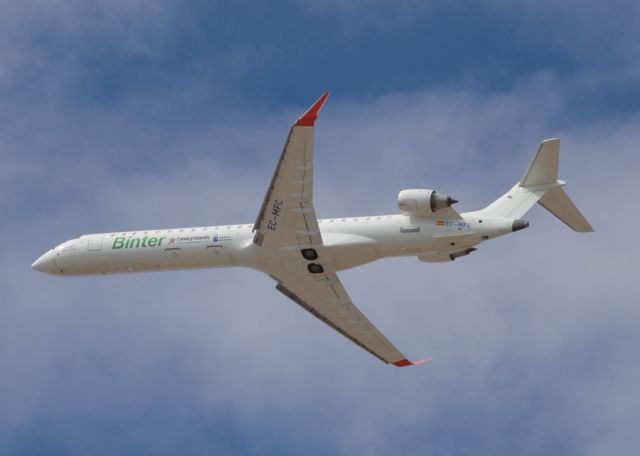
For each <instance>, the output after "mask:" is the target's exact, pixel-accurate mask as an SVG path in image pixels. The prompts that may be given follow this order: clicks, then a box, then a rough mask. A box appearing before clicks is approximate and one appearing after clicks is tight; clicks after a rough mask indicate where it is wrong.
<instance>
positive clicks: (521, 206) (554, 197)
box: [480, 138, 593, 233]
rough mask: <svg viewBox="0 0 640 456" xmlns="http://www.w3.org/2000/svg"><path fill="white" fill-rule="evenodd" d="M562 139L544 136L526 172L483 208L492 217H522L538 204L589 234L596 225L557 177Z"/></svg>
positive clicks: (579, 230) (573, 227) (483, 211)
mask: <svg viewBox="0 0 640 456" xmlns="http://www.w3.org/2000/svg"><path fill="white" fill-rule="evenodd" d="M559 158H560V140H559V139H558V138H551V139H545V140H544V141H542V143H541V144H540V147H539V148H538V152H537V153H536V155H535V156H534V157H533V160H532V161H531V164H530V165H529V167H528V168H527V170H526V171H525V173H524V175H523V176H522V179H521V180H520V182H518V183H517V184H516V185H514V186H513V188H512V189H511V190H509V191H508V192H507V193H505V194H504V195H502V196H501V197H500V198H498V199H497V200H495V201H494V202H493V203H491V204H490V205H489V206H487V207H486V208H484V209H483V210H482V211H480V212H481V213H483V214H486V215H489V216H493V217H503V218H513V219H518V218H520V217H522V216H523V215H524V214H525V213H526V212H527V211H528V210H529V209H531V208H532V207H533V206H534V205H535V204H536V203H540V205H541V206H542V207H544V208H545V209H546V210H548V211H549V212H551V213H552V214H553V215H555V216H556V217H558V218H559V219H560V220H562V221H563V222H564V223H566V224H567V225H568V226H569V227H570V228H572V229H573V230H575V231H578V232H582V233H586V232H590V231H593V228H592V227H591V225H590V224H589V222H588V221H587V219H585V218H584V216H583V215H582V214H581V213H580V211H579V210H578V208H577V207H576V206H575V205H574V204H573V202H572V201H571V199H569V197H568V196H567V194H566V193H565V192H564V190H563V189H562V186H564V184H565V183H564V182H563V181H561V180H558V162H559Z"/></svg>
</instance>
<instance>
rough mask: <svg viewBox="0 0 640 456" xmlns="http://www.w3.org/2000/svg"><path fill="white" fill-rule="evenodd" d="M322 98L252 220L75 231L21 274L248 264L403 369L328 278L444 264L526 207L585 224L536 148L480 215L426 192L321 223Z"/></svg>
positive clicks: (510, 225)
mask: <svg viewBox="0 0 640 456" xmlns="http://www.w3.org/2000/svg"><path fill="white" fill-rule="evenodd" d="M328 96H329V93H328V92H327V93H324V94H323V95H322V96H321V97H320V98H319V99H318V100H317V101H316V102H315V103H314V104H313V105H312V106H311V107H310V108H309V109H308V110H307V111H306V112H305V113H304V114H303V115H302V116H301V117H300V118H298V120H297V121H296V122H295V123H294V125H293V126H292V127H291V129H290V130H289V135H288V136H287V140H286V142H285V145H284V149H283V151H282V153H281V155H280V158H279V159H278V162H277V164H276V168H275V172H274V173H273V177H272V179H271V182H270V184H269V186H268V188H267V192H266V195H265V197H264V200H263V202H262V206H261V207H260V210H259V211H258V216H257V218H256V220H255V222H254V223H253V224H240V225H226V226H211V227H192V228H172V229H148V230H140V231H126V232H115V233H98V234H87V235H82V236H80V237H78V238H76V239H71V240H68V241H65V242H63V243H62V244H60V245H58V246H56V247H54V248H53V249H51V250H49V251H48V252H46V253H44V254H43V255H42V256H40V257H39V258H38V259H37V260H36V261H35V262H34V263H33V264H32V266H31V267H32V268H33V269H35V270H38V271H40V272H44V273H47V274H53V275H59V276H80V275H100V274H102V275H108V274H118V273H131V272H143V271H167V270H176V269H193V268H215V267H234V266H235V267H237V266H241V267H248V268H253V269H257V270H259V271H262V272H264V273H266V274H268V275H269V276H270V277H271V278H272V279H273V280H274V281H275V282H276V289H277V290H278V291H280V292H281V293H282V294H284V295H285V296H286V297H288V298H289V299H291V300H292V301H293V302H295V303H296V304H298V305H299V306H300V307H302V308H303V309H305V310H306V311H308V312H309V313H311V314H312V315H313V316H315V317H316V318H318V319H319V320H320V321H322V322H323V323H325V324H327V325H328V326H330V327H331V328H333V329H334V330H336V331H337V332H339V333H340V334H342V335H343V336H345V337H346V338H348V339H349V340H351V341H352V342H354V343H355V344H357V345H358V346H360V347H361V348H363V349H364V350H366V351H367V352H369V353H370V354H372V355H373V356H375V357H376V358H378V359H380V360H381V361H383V362H384V363H387V364H393V365H395V366H398V367H404V366H411V365H415V364H421V363H423V362H426V361H429V360H430V359H432V358H427V359H424V360H420V361H409V360H408V359H407V358H406V356H405V355H403V354H402V353H401V352H400V351H399V350H398V349H397V348H396V347H395V346H394V345H393V344H392V343H391V342H390V341H389V340H388V339H387V338H386V337H385V336H384V335H383V334H382V333H381V332H380V331H379V330H378V329H377V328H376V327H375V326H374V325H373V323H371V322H370V321H369V320H368V319H367V317H365V316H364V314H363V313H362V312H361V311H360V310H359V309H358V308H357V307H356V305H355V304H354V303H353V302H352V301H351V298H350V297H349V295H348V293H347V291H346V290H345V288H344V286H343V285H342V282H341V281H340V278H339V277H338V275H337V273H338V272H339V271H343V270H345V269H349V268H353V267H356V266H360V265H363V264H365V263H369V262H372V261H375V260H379V259H382V258H387V257H401V256H416V257H418V259H419V260H420V261H422V262H426V263H437V262H450V261H454V260H456V259H458V258H460V257H464V256H466V255H469V254H470V253H472V252H474V251H476V246H478V245H479V244H481V243H482V242H484V241H487V240H490V239H494V238H497V237H500V236H504V235H506V234H510V233H513V232H516V231H520V230H522V229H524V228H527V227H528V226H529V222H527V221H524V220H522V219H521V217H522V216H523V215H524V214H525V213H526V212H527V211H528V210H529V209H530V208H531V207H533V206H534V205H535V204H536V203H538V204H540V205H541V206H542V207H544V208H545V209H547V210H548V211H549V212H551V213H552V214H553V215H554V216H556V217H557V218H558V219H560V220H561V221H562V222H564V223H565V224H567V225H568V226H569V227H570V228H572V229H573V230H574V231H577V232H590V231H593V228H592V227H591V225H590V224H589V222H588V221H587V220H586V219H585V217H584V216H583V215H582V214H581V213H580V211H579V210H578V209H577V208H576V206H575V205H574V204H573V202H572V201H571V199H570V198H569V197H568V196H567V194H566V193H565V191H564V190H563V186H564V185H565V182H563V181H561V180H559V179H558V160H559V151H560V141H559V139H557V138H553V139H547V140H544V141H543V142H542V143H541V145H540V147H539V149H538V151H537V153H536V154H535V156H534V157H533V160H532V161H531V164H530V165H529V167H528V168H527V170H526V171H525V173H524V175H523V176H522V178H521V179H520V181H518V182H517V183H516V184H515V185H514V186H513V187H512V188H511V189H510V190H509V191H507V192H506V193H505V194H504V195H502V196H501V197H499V198H498V199H497V200H495V201H494V202H492V203H491V204H489V205H488V206H487V207H485V208H484V209H481V210H478V211H474V212H466V213H458V212H457V211H456V210H455V209H454V208H453V207H452V206H453V205H454V204H455V203H457V201H456V200H455V199H453V198H452V197H451V196H448V195H444V194H441V193H437V192H435V191H434V190H429V189H406V190H402V191H401V192H400V193H399V194H398V200H397V201H398V208H399V209H400V213H399V214H394V215H373V216H365V217H346V218H340V219H321V220H319V219H318V218H317V217H316V212H315V209H314V207H313V153H314V150H313V138H314V128H315V122H316V119H317V117H318V113H319V111H320V109H321V108H322V106H323V104H324V103H325V101H326V99H327V97H328Z"/></svg>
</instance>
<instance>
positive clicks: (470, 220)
mask: <svg viewBox="0 0 640 456" xmlns="http://www.w3.org/2000/svg"><path fill="white" fill-rule="evenodd" d="M513 223H514V219H505V218H489V217H486V216H482V215H480V214H479V213H476V212H470V213H466V214H462V218H461V219H460V218H454V219H446V218H440V217H436V216H432V217H416V216H410V215H407V214H398V215H380V216H369V217H366V216H365V217H350V218H340V219H324V220H319V227H320V231H321V233H322V240H323V246H322V247H321V250H320V252H319V253H320V260H321V261H322V265H323V267H324V270H325V271H326V272H335V271H340V270H344V269H348V268H352V267H355V266H359V265H361V264H365V263H368V262H371V261H374V260H377V259H380V258H385V257H397V256H418V257H419V258H420V259H421V260H422V261H426V262H439V261H451V260H452V258H451V257H450V255H451V254H454V257H455V256H457V254H464V253H462V252H464V251H465V250H467V249H470V248H471V247H473V246H475V245H477V244H479V243H480V242H482V241H483V240H487V239H491V238H494V237H497V236H501V235H504V234H507V233H510V232H512V231H514V228H513ZM252 229H253V225H249V224H241V225H227V226H215V227H198V228H178V229H160V230H142V231H132V232H116V233H100V234H88V235H83V236H80V237H78V238H76V239H71V240H69V241H66V242H64V243H62V244H60V245H58V246H57V247H55V248H53V249H51V250H49V251H48V252H46V253H45V254H44V255H42V256H41V257H40V258H38V260H36V262H35V263H34V264H33V265H32V267H33V268H34V269H37V270H39V271H42V272H46V273H49V274H56V275H91V274H117V273H129V272H143V271H164V270H174V269H193V268H214V267H231V266H244V267H249V268H254V269H258V270H261V271H264V272H266V273H276V272H277V271H281V270H291V271H294V270H299V269H298V267H299V266H300V264H306V263H307V260H305V259H304V258H303V257H302V255H301V254H300V250H299V249H295V248H294V249H281V251H280V252H279V256H278V258H277V259H276V260H274V259H273V258H269V259H265V258H263V257H262V254H261V249H260V248H259V247H258V246H256V245H255V244H254V243H253V236H254V234H253V232H252Z"/></svg>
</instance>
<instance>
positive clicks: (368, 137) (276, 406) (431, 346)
mask: <svg viewBox="0 0 640 456" xmlns="http://www.w3.org/2000/svg"><path fill="white" fill-rule="evenodd" d="M542 80H543V81H544V83H540V79H536V78H533V79H531V80H529V81H527V82H525V83H523V84H521V85H519V86H518V87H517V88H516V89H515V90H514V91H513V92H511V93H506V94H500V95H491V94H483V95H478V94H476V93H473V92H471V91H466V92H465V91H462V92H456V91H453V90H451V91H445V92H437V93H434V92H429V91H425V92H417V93H400V94H390V95H388V96H386V97H382V98H379V99H372V100H370V101H368V102H366V103H356V102H351V101H349V100H341V99H339V98H337V97H336V98H335V99H332V100H330V102H329V104H328V105H327V106H326V108H325V109H324V110H323V111H322V115H321V118H320V120H319V122H318V125H317V126H318V128H317V136H316V139H317V142H316V162H317V176H316V181H315V182H316V189H315V190H316V196H317V209H318V212H319V214H320V216H333V215H337V216H340V215H352V214H353V215H363V214H371V213H379V212H381V213H390V212H395V196H396V193H397V191H398V190H400V189H401V188H404V187H413V186H416V185H420V186H425V187H433V188H436V189H438V190H442V191H446V192H448V193H452V194H454V195H455V196H456V197H457V198H458V199H460V200H461V203H460V207H461V208H462V209H463V210H471V209H475V208H478V207H481V206H482V205H484V204H486V203H488V202H489V201H491V200H492V199H493V198H495V197H497V196H498V195H499V194H500V193H501V192H502V191H504V190H506V189H507V188H508V187H509V186H510V185H511V184H512V183H513V182H514V181H515V180H517V179H518V178H519V177H520V175H521V173H522V171H523V170H524V169H525V167H526V165H527V164H528V161H529V159H530V157H531V155H532V154H533V152H534V151H535V149H536V147H537V144H538V141H539V140H541V139H542V138H544V137H548V136H555V135H559V136H560V137H561V138H562V141H563V142H562V161H561V177H562V178H563V179H565V180H567V181H568V191H569V192H570V194H571V195H572V196H573V197H574V199H575V201H576V202H577V203H578V205H579V207H580V208H581V209H582V210H583V211H584V213H585V214H586V215H587V216H588V218H589V219H590V220H591V221H592V222H593V225H594V226H595V228H596V233H595V234H593V235H587V236H584V235H577V234H575V233H573V232H571V231H569V230H568V229H567V228H566V227H564V226H563V225H562V224H561V223H560V222H558V221H556V220H555V219H553V218H552V217H551V216H549V215H548V214H546V213H545V212H544V211H543V210H541V209H540V210H534V211H533V212H532V213H531V214H529V216H528V218H529V219H530V220H531V222H532V226H531V228H530V229H529V230H526V231H524V232H521V233H517V234H515V235H513V236H511V237H508V238H504V239H501V240H497V241H494V242H490V243H487V244H486V245H483V246H481V248H480V249H479V251H478V252H476V253H474V254H473V255H471V256H470V257H469V258H463V259H461V260H459V261H456V262H455V263H452V264H445V265H425V264H422V263H419V262H418V261H417V260H416V259H413V258H408V259H393V260H385V261H381V262H378V263H374V264H371V265H367V266H364V267H362V268H359V269H356V270H352V271H346V272H345V273H343V274H342V277H343V280H344V282H345V285H346V286H347V288H348V289H349V291H350V294H351V296H352V298H353V299H354V301H355V302H356V303H357V304H358V305H359V306H360V307H361V309H362V310H363V311H364V312H365V313H366V314H367V315H368V316H369V317H370V318H371V319H372V320H373V321H374V322H375V323H376V324H377V325H378V326H379V327H380V328H381V329H382V330H383V331H384V332H385V333H386V334H387V335H388V336H389V337H390V339H391V340H392V341H394V342H395V343H396V344H397V345H398V347H400V348H401V349H402V350H404V351H405V352H406V353H407V354H408V355H409V356H410V357H419V356H422V355H435V356H436V357H437V359H436V361H434V362H433V363H432V364H431V365H426V366H422V367H420V368H411V369H403V370H398V369H395V368H390V367H387V366H384V365H382V364H381V363H380V362H379V361H377V360H375V359H373V358H371V357H370V356H369V355H368V354H367V353H365V352H363V351H362V350H360V349H359V348H358V347H355V346H353V345H352V344H351V343H350V342H349V341H347V340H345V339H343V338H342V337H340V336H339V335H337V334H335V333H334V332H333V331H331V330H330V329H328V328H327V327H325V326H324V325H322V324H320V323H319V322H318V321H316V320H315V319H313V318H311V317H310V316H308V315H307V314H306V313H305V312H303V311H302V310H300V309H299V308H297V307H296V306H295V305H294V304H292V303H290V302H288V301H287V300H285V299H284V298H283V297H282V296H280V295H279V294H278V293H277V292H276V291H275V290H274V289H273V285H274V284H273V282H272V281H271V280H270V279H268V278H267V277H263V276H262V275H260V274H258V273H257V272H254V271H245V270H212V271H190V272H174V273H164V274H156V275H154V274H148V275H135V276H122V277H98V278H73V279H71V278H70V279H60V278H55V277H48V276H43V275H39V274H37V273H36V272H34V271H31V270H29V269H28V265H29V264H30V263H31V261H33V259H34V258H35V257H36V255H37V254H38V253H40V251H41V250H44V249H46V248H47V247H48V246H49V245H50V244H52V243H56V242H58V241H62V240H63V239H65V238H66V237H71V236H74V235H76V234H78V231H98V230H103V229H104V230H112V229H113V230H115V229H119V228H121V229H129V228H133V229H138V228H144V227H154V226H163V225H169V226H171V225H191V224H193V225H204V224H218V223H226V222H231V223H235V222H250V221H251V220H252V219H253V217H254V216H255V212H256V211H257V209H258V206H259V203H260V200H261V198H262V194H263V191H264V188H265V187H266V185H267V183H268V180H269V178H270V175H271V172H272V169H273V166H274V165H275V160H276V158H277V156H278V153H279V151H280V147H281V145H282V141H283V139H284V136H285V135H286V130H287V127H288V123H289V121H290V120H292V119H295V118H296V116H297V115H298V114H299V111H300V110H301V109H300V108H303V107H298V108H297V109H296V110H295V112H294V111H293V110H291V111H289V110H287V112H283V113H279V114H278V115H264V113H263V114H262V115H260V116H259V117H258V116H257V115H255V114H253V113H251V112H246V113H243V115H241V116H238V117H239V118H241V119H242V121H241V122H237V121H236V120H235V119H236V116H234V117H233V118H232V119H231V120H229V121H221V120H217V121H216V124H215V125H210V126H203V125H199V126H196V127H193V126H187V125H181V126H179V127H177V128H171V127H170V123H171V120H170V119H166V124H160V125H153V126H152V125H150V124H149V122H151V121H150V120H147V119H146V118H144V117H138V116H135V117H133V118H132V117H131V111H130V110H129V109H128V108H122V110H116V111H115V112H112V113H110V114H109V115H104V114H103V113H99V112H98V113H91V112H89V113H87V112H81V113H78V112H73V111H66V112H65V116H66V117H65V118H64V119H60V121H59V122H55V123H54V124H52V126H46V125H45V128H44V129H42V128H38V127H39V124H38V119H41V118H42V117H43V116H45V117H46V115H47V113H49V114H53V113H54V111H55V109H56V106H55V104H53V105H52V106H44V107H43V109H44V110H45V112H39V113H38V114H37V115H35V114H33V113H28V112H27V113H26V114H25V116H24V117H23V122H24V125H22V127H21V128H24V129H25V130H26V131H33V132H34V133H33V135H31V136H27V135H24V134H18V135H12V134H11V133H15V132H16V130H15V129H13V128H10V127H5V133H8V134H3V135H2V137H3V147H2V148H1V149H0V154H3V155H2V156H3V158H4V160H3V162H5V163H9V164H10V167H9V168H8V169H10V170H11V173H10V174H9V173H7V172H6V171H5V173H3V175H2V180H1V182H2V189H3V196H2V199H1V200H0V201H1V202H2V209H3V214H5V215H6V218H5V221H4V222H3V223H2V225H1V226H0V229H1V234H2V237H3V238H4V239H5V240H11V242H6V243H5V244H4V252H3V256H2V259H1V260H0V283H1V284H2V290H3V291H2V293H3V300H2V301H3V302H2V306H1V307H0V370H1V371H2V372H3V375H2V376H1V377H0V378H1V380H0V399H1V401H2V403H3V408H2V410H1V411H0V427H1V428H2V429H3V432H1V433H0V435H4V436H5V437H4V438H3V440H0V446H4V447H5V448H9V449H11V448H12V445H19V444H21V443H24V442H23V440H21V439H23V438H24V437H23V436H28V435H30V436H32V437H34V436H35V438H38V437H39V438H41V439H43V440H44V441H47V439H51V438H53V436H54V435H55V440H56V442H57V444H58V445H59V446H60V447H61V448H63V449H64V450H66V451H69V452H80V453H86V452H93V451H94V450H96V448H100V447H101V446H102V450H101V451H103V452H104V451H106V452H109V450H113V451H112V452H117V450H118V449H120V450H122V449H123V448H140V449H141V451H142V452H145V450H146V451H148V450H149V449H150V448H151V449H152V450H155V449H158V448H162V449H164V450H161V451H168V452H171V451H172V450H174V449H177V448H180V447H184V446H187V447H189V446H190V447H195V448H196V449H199V448H218V450H221V449H224V450H226V451H231V450H232V449H233V448H234V447H233V442H231V443H229V441H228V440H227V439H229V436H228V434H229V433H234V432H235V433H238V434H241V435H243V436H244V437H242V439H243V442H242V443H237V445H239V447H240V448H249V449H250V450H252V451H256V452H257V451H262V450H264V449H274V448H301V446H300V445H302V443H301V442H305V446H308V445H309V444H310V445H311V447H314V445H315V447H317V448H321V449H327V450H331V451H333V452H335V451H341V452H348V453H353V452H356V451H358V452H369V453H388V452H390V451H392V450H393V449H394V448H395V449H398V448H399V450H400V451H404V452H406V453H421V454H423V453H424V451H425V449H427V450H429V449H430V450H431V451H432V452H434V453H435V452H443V451H444V450H443V449H445V448H446V449H447V450H449V451H448V452H453V453H456V452H457V453H465V451H467V452H468V451H471V449H477V448H481V449H486V450H487V452H491V453H511V454H512V453H513V452H518V453H520V454H532V453H538V454H539V453H540V452H542V451H545V450H547V451H550V450H553V449H556V450H557V449H558V448H559V449H560V450H562V449H567V450H568V451H569V452H575V453H588V452H589V451H592V452H593V454H597V453H599V452H604V451H607V452H619V451H618V450H624V451H627V452H628V451H630V450H633V449H634V448H633V443H632V442H633V441H634V434H633V432H634V431H633V426H629V424H628V423H634V422H637V420H638V418H639V417H638V415H637V410H638V408H637V407H633V406H632V405H633V403H634V402H633V401H634V399H633V398H634V397H635V384H636V383H637V382H634V381H630V380H628V379H634V378H636V379H637V377H638V374H639V370H638V369H637V368H636V367H634V366H633V365H632V364H630V360H632V359H633V356H634V352H635V351H636V350H637V348H638V343H639V342H640V341H639V340H638V336H637V334H636V333H635V326H637V322H638V317H639V315H638V310H637V309H636V306H635V301H636V300H637V290H636V288H637V287H636V286H635V270H636V268H635V258H634V256H633V251H632V247H631V246H630V245H629V241H628V239H630V235H631V228H630V227H632V226H635V225H636V224H637V222H638V217H637V214H635V213H634V212H633V211H632V210H631V209H632V207H633V201H635V199H637V198H636V197H637V190H636V182H637V180H638V177H639V175H640V169H639V164H638V160H637V159H635V155H636V145H637V144H638V142H639V140H640V138H639V137H638V128H637V125H638V117H631V118H628V119H626V120H625V121H624V122H621V123H619V124H607V123H595V124H593V123H592V124H585V125H577V126H576V125H573V126H569V127H565V128H557V127H554V126H553V125H554V119H555V118H556V117H557V115H558V113H559V112H562V111H563V110H566V109H569V107H568V106H567V101H566V100H567V97H568V96H569V95H566V94H564V90H563V89H564V87H565V85H566V84H567V81H558V80H554V79H548V78H546V76H545V77H543V79H542ZM47 111H50V112H47ZM96 119H100V123H101V125H100V127H99V128H96V127H92V124H93V123H94V122H96ZM60 125H76V128H75V129H74V130H73V134H72V135H69V133H68V131H65V129H60V128H59V126H60ZM124 125H128V128H124V127H123V126H124ZM14 127H15V125H14ZM113 131H117V132H120V133H121V134H119V135H118V134H109V132H113ZM100 132H103V133H100ZM96 133H100V134H98V135H96ZM131 144H134V145H135V147H132V146H131ZM91 145H95V147H96V148H99V152H96V151H94V150H92V148H91ZM152 147H157V149H154V151H155V154H156V156H157V157H161V158H162V160H160V161H157V160H151V161H150V162H149V166H146V165H145V163H147V162H146V161H145V160H144V159H141V158H143V157H146V156H147V154H148V152H149V150H150V148H152ZM123 148H124V149H123ZM122 150H126V153H123V152H122ZM74 151H80V152H79V153H76V152H74ZM118 154H120V155H118ZM123 157H124V158H123ZM123 160H124V163H125V164H124V166H123ZM126 160H130V163H126ZM5 169H7V168H5ZM8 190H10V193H12V194H13V196H7V193H6V192H7V191H8ZM15 195H17V196H15ZM625 399H626V400H627V401H625ZM122 423H125V424H124V425H122ZM568 423H571V424H568ZM41 426H45V427H46V430H41V429H40V427H41ZM218 427H222V428H223V429H224V430H225V432H222V434H216V430H215V429H216V428H218ZM78 429H80V430H81V431H82V435H83V438H82V439H80V440H78V438H77V436H78ZM108 430H109V431H108ZM525 430H526V432H525ZM529 431H531V432H529ZM106 432H109V435H110V436H111V437H110V439H109V440H110V442H105V435H106ZM292 434H294V435H296V436H298V437H297V438H298V439H300V440H295V438H296V437H292ZM207 436H210V437H209V438H208V437H207ZM246 436H251V437H249V438H247V437H246ZM425 436H426V437H425ZM245 439H248V440H249V442H247V441H245ZM282 439H289V440H288V442H289V443H290V445H291V446H290V447H286V446H280V447H278V446H277V445H278V444H277V443H276V442H278V441H281V440H282ZM296 442H299V443H296ZM405 442H406V443H405ZM416 442H417V443H416ZM103 445H106V450H105V449H104V448H105V446H103ZM225 445H231V446H230V447H225ZM282 445H284V444H282ZM554 445H556V446H554ZM235 448H237V447H235ZM451 449H453V451H451ZM196 452H197V451H196Z"/></svg>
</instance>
